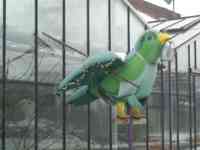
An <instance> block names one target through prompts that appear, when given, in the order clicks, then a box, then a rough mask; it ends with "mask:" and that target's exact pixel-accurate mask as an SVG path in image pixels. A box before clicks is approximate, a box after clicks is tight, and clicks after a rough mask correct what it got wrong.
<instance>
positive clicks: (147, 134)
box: [146, 101, 149, 150]
mask: <svg viewBox="0 0 200 150" xmlns="http://www.w3.org/2000/svg"><path fill="white" fill-rule="evenodd" d="M146 150H149V103H148V101H147V103H146Z"/></svg>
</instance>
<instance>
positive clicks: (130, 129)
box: [127, 6, 134, 150]
mask: <svg viewBox="0 0 200 150" xmlns="http://www.w3.org/2000/svg"><path fill="white" fill-rule="evenodd" d="M130 36H131V35H130V8H129V7H128V6H127V53H130V48H131V46H130ZM128 114H129V116H130V118H129V123H128V145H129V150H133V149H134V145H133V140H134V139H133V132H134V131H133V119H132V117H131V107H128Z"/></svg>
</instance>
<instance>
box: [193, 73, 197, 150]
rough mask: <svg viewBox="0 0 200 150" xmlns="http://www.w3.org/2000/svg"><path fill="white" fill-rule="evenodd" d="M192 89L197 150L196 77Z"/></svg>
mask: <svg viewBox="0 0 200 150" xmlns="http://www.w3.org/2000/svg"><path fill="white" fill-rule="evenodd" d="M192 89H193V106H194V108H193V109H194V150H197V113H196V112H197V111H196V105H197V102H196V77H195V75H194V76H193V82H192Z"/></svg>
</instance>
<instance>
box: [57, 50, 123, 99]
mask: <svg viewBox="0 0 200 150" xmlns="http://www.w3.org/2000/svg"><path fill="white" fill-rule="evenodd" d="M123 64H124V62H123V61H122V60H121V59H120V58H119V57H118V56H117V55H115V54H113V53H111V52H104V53H100V54H97V55H94V56H91V57H89V58H88V59H87V60H86V61H85V62H84V63H83V65H82V66H81V67H80V68H78V69H76V70H74V71H73V72H72V73H70V74H69V75H68V76H67V77H66V78H65V79H64V80H63V81H62V82H61V83H60V84H59V85H58V87H57V95H60V94H61V93H62V92H63V91H67V90H70V89H76V88H78V87H80V86H82V85H88V84H89V82H90V81H97V82H101V81H102V80H103V79H104V78H105V76H106V75H107V74H108V73H109V72H111V71H112V70H114V69H116V68H118V67H119V66H121V65H123Z"/></svg>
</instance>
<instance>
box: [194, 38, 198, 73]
mask: <svg viewBox="0 0 200 150" xmlns="http://www.w3.org/2000/svg"><path fill="white" fill-rule="evenodd" d="M194 69H195V70H196V69H197V41H194Z"/></svg>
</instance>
